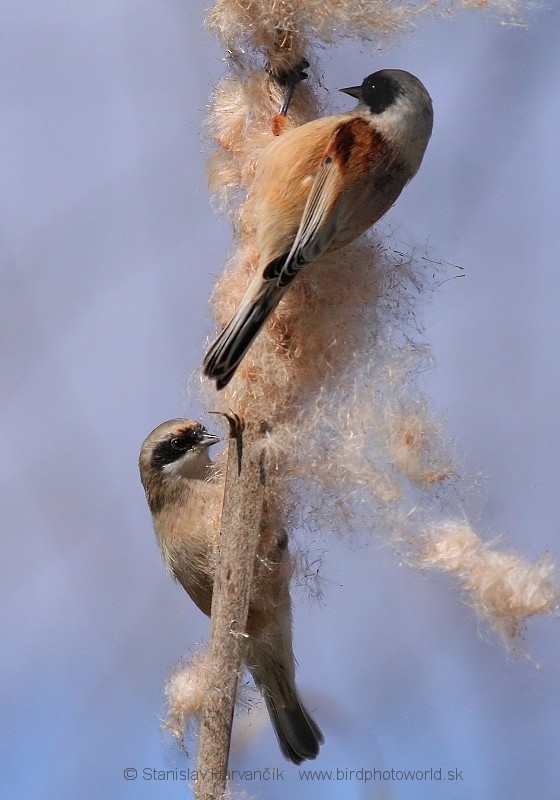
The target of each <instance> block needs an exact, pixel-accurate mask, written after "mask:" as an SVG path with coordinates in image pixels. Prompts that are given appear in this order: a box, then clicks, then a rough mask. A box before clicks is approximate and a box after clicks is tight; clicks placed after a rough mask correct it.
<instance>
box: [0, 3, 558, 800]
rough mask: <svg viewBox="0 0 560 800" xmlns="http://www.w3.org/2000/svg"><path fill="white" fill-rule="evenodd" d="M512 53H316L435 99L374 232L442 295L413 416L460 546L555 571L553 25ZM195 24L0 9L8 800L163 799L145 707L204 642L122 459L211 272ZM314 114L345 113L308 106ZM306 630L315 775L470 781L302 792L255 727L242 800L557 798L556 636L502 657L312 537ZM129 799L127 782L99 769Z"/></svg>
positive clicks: (160, 712) (405, 581)
mask: <svg viewBox="0 0 560 800" xmlns="http://www.w3.org/2000/svg"><path fill="white" fill-rule="evenodd" d="M527 20H528V23H529V25H528V28H527V29H525V28H523V27H520V26H508V27H504V26H502V25H500V23H499V21H498V20H497V19H495V18H493V17H492V16H491V15H487V14H485V13H484V12H481V11H474V10H462V11H458V12H457V13H456V14H455V15H454V16H452V17H451V18H450V19H445V20H435V19H431V18H430V17H429V16H426V17H425V18H424V19H421V20H420V22H419V25H418V30H417V32H416V33H415V35H414V36H411V37H409V38H407V39H405V40H404V41H403V42H402V43H401V44H400V46H398V47H395V48H392V49H390V50H387V51H385V52H383V53H378V52H376V51H375V50H374V49H373V48H372V49H371V51H370V52H369V53H368V52H367V51H366V50H365V49H361V48H359V46H358V45H357V44H355V43H352V42H350V43H345V45H344V47H339V48H332V49H329V50H325V51H324V52H322V53H321V56H322V67H323V69H324V76H323V83H324V86H325V87H328V88H329V89H331V90H332V89H334V88H336V87H337V86H347V85H352V84H355V83H359V82H360V81H361V79H362V78H363V76H364V75H366V74H368V73H369V72H372V71H374V70H375V69H378V68H380V67H382V66H391V67H399V68H404V69H408V70H410V71H412V72H414V73H416V74H417V75H418V76H419V77H421V79H422V80H423V82H424V83H425V84H426V86H427V87H428V88H429V90H430V93H431V95H432V98H433V100H434V106H435V113H436V119H435V130H434V134H433V137H432V141H431V143H430V146H429V148H428V152H427V155H426V158H425V161H424V164H423V166H422V169H421V171H420V173H419V175H418V176H417V177H416V179H415V180H414V181H413V183H412V184H411V185H410V187H408V189H407V190H406V192H405V193H404V194H403V197H402V198H401V199H400V200H399V201H398V203H397V205H396V206H395V208H394V209H393V210H392V211H391V212H390V213H389V215H388V225H390V228H391V230H393V231H394V234H393V235H394V237H396V238H397V241H398V240H399V238H400V237H401V238H402V241H403V242H406V243H410V242H413V243H415V244H416V245H417V246H418V247H419V249H420V250H421V251H423V250H424V249H425V248H426V247H427V248H428V252H429V254H430V257H432V258H434V259H444V260H446V261H449V262H451V263H454V264H460V265H461V266H462V267H464V270H465V275H466V277H464V278H463V279H462V280H452V281H449V282H447V283H446V284H444V285H443V286H442V287H441V289H440V291H439V292H438V293H437V294H436V296H435V297H434V298H433V299H432V301H431V303H430V305H429V307H428V308H427V309H426V311H425V317H424V319H425V322H426V325H427V335H428V337H429V339H430V340H431V342H432V344H433V351H434V356H435V362H436V369H435V371H434V372H433V374H432V375H431V376H430V378H429V392H430V396H431V397H432V398H433V403H434V407H435V408H436V409H437V410H439V411H442V412H444V413H445V414H446V415H447V417H448V419H449V428H450V431H451V433H452V435H453V436H454V437H455V438H456V439H457V441H458V443H459V447H460V450H461V451H462V453H463V458H464V463H465V469H466V472H467V473H468V474H469V475H478V476H479V478H480V484H481V494H480V499H479V500H478V509H479V515H480V516H479V523H478V527H479V530H481V531H482V532H483V533H485V534H487V535H489V536H494V535H496V534H503V541H502V544H503V546H505V547H511V548H513V549H517V550H519V551H521V552H523V553H524V554H526V555H527V556H528V557H530V558H531V559H536V558H537V557H538V556H539V555H540V554H541V553H542V552H543V551H545V550H548V551H550V552H551V554H552V555H553V557H554V558H555V559H556V561H559V560H560V552H559V545H558V531H559V527H560V509H559V491H558V473H559V467H560V449H559V447H558V442H559V441H560V414H559V413H558V407H559V400H560V381H559V368H558V364H559V351H560V343H559V336H558V333H559V322H560V316H559V313H558V297H559V295H560V276H559V270H558V254H559V251H560V234H559V227H560V226H559V224H558V210H559V209H558V206H559V203H558V186H559V184H560V175H559V158H558V130H559V128H560V110H559V109H560V90H559V81H558V74H559V68H560V51H559V49H558V41H559V37H560V26H559V20H558V15H557V7H553V8H552V9H548V10H547V9H541V10H540V11H538V12H535V13H530V14H527ZM202 23H203V8H202V4H201V3H199V2H194V1H193V2H190V3H185V2H182V1H180V0H158V2H150V0H128V1H127V0H119V1H118V2H114V0H111V2H109V1H106V2H104V1H103V0H100V1H99V2H96V3H79V2H75V0H72V1H70V0H52V1H51V2H48V3H37V2H31V1H30V0H18V2H11V1H10V0H8V1H7V2H4V3H2V7H1V9H0V37H1V42H0V52H1V53H2V55H1V61H2V68H1V70H0V75H1V77H0V80H1V93H2V109H3V111H2V121H1V122H0V126H1V139H2V166H1V178H0V179H1V193H0V204H1V208H0V216H1V219H2V233H1V239H0V247H1V263H2V266H1V270H2V292H1V296H0V326H1V330H2V332H1V341H0V348H1V350H0V352H1V358H2V373H3V380H2V385H1V386H0V408H1V420H0V425H1V431H0V442H1V450H2V453H1V458H0V481H1V487H2V488H1V492H2V503H1V506H0V527H1V531H2V537H3V543H4V546H3V550H4V555H3V559H2V565H1V567H0V569H1V570H2V588H1V592H2V608H3V615H2V622H1V626H2V641H3V647H2V651H3V656H2V660H1V662H2V663H1V667H0V670H1V678H0V685H1V686H2V691H3V694H4V699H3V704H2V706H3V708H2V716H3V734H2V738H3V745H2V749H3V751H4V752H3V755H2V760H3V762H4V766H3V767H2V772H3V779H2V788H0V793H2V796H3V797H6V798H13V797H17V798H22V799H23V798H25V800H31V799H32V798H49V799H50V798H53V800H54V798H57V800H58V799H59V798H67V797H74V796H75V793H77V792H79V795H80V797H82V798H83V799H84V800H90V798H91V799H93V798H96V799H97V798H101V797H104V798H105V797H111V798H113V799H114V800H121V799H122V800H128V798H165V799H167V798H169V799H170V800H172V799H174V798H184V797H186V796H188V789H187V787H186V785H185V782H184V781H180V780H173V779H172V777H171V776H168V779H167V780H161V781H154V780H150V781H148V780H145V779H143V778H142V776H141V772H142V769H143V768H145V767H146V768H148V769H162V770H163V769H167V770H172V769H186V768H187V767H188V766H189V765H190V766H193V762H192V761H191V762H189V761H186V760H185V759H184V758H183V756H182V755H181V753H180V752H179V751H178V750H177V749H176V748H174V747H173V745H172V743H171V742H170V741H169V740H168V739H166V738H165V737H164V735H163V734H162V732H161V730H160V728H159V724H158V716H159V717H163V716H164V714H165V708H164V700H163V695H162V691H161V690H162V685H163V683H164V681H165V679H166V677H167V676H168V675H169V674H170V672H171V671H172V669H173V668H174V666H175V665H176V663H177V661H178V660H179V658H180V657H181V656H182V655H183V654H185V653H188V652H192V648H193V647H194V644H195V643H197V642H201V641H203V640H204V638H205V637H206V635H207V627H208V625H207V620H206V619H205V618H204V617H203V616H202V615H201V614H200V612H198V611H197V609H196V608H195V607H194V606H193V605H192V603H191V602H190V601H189V600H188V598H186V596H185V595H184V593H182V591H181V590H180V589H179V588H177V587H176V586H174V585H173V584H172V583H171V582H170V581H169V579H168V578H167V577H166V575H165V572H164V568H163V566H162V564H161V562H160V560H159V555H158V551H157V547H156V543H155V539H154V536H153V532H152V529H151V523H150V519H149V516H148V513H147V509H146V506H145V502H144V498H143V493H142V489H141V486H140V482H139V480H138V476H137V467H136V460H137V455H138V449H139V446H140V443H141V442H142V440H143V439H144V437H145V436H146V434H147V433H148V432H149V431H150V430H151V429H152V428H153V427H154V426H155V425H157V424H158V423H159V422H161V421H162V420H163V419H166V418H169V417H173V416H178V415H183V414H186V415H188V416H199V415H200V413H201V412H200V407H199V406H198V400H197V398H196V397H191V396H188V395H187V393H186V391H185V389H184V385H185V381H186V379H187V378H188V376H189V375H190V374H191V373H192V372H193V371H194V370H195V369H197V367H198V365H199V364H200V360H201V357H202V354H203V349H204V342H205V338H206V337H207V336H208V335H210V334H211V332H212V328H211V323H210V319H209V314H208V306H207V298H208V296H209V293H210V290H211V287H212V284H213V279H214V277H215V276H216V275H217V274H218V273H219V272H220V270H221V268H222V264H223V262H224V259H225V257H226V255H227V253H228V252H230V249H231V246H232V245H231V240H230V233H229V230H228V227H227V225H226V224H225V223H224V222H223V221H222V220H219V219H218V218H217V217H216V216H215V215H214V214H213V213H212V212H211V210H210V207H209V195H208V192H207V190H206V186H205V177H204V158H203V155H202V150H203V143H202V138H201V134H200V127H201V122H202V120H203V119H204V115H205V108H206V104H207V100H208V94H209V90H210V87H211V86H212V84H213V83H214V82H215V81H216V80H217V79H218V78H219V76H220V75H221V74H222V73H223V69H224V67H223V64H222V63H221V53H220V51H219V49H218V47H217V45H216V44H215V43H214V41H213V40H211V39H209V38H208V37H207V36H206V35H205V34H204V33H203V32H202ZM331 98H332V105H333V107H334V108H336V109H340V108H343V107H348V101H347V99H345V98H343V96H342V95H338V94H337V93H336V92H332V94H331ZM312 546H314V547H315V546H317V547H325V548H326V549H327V552H326V554H325V561H324V566H323V573H324V576H325V577H326V580H325V582H324V585H323V590H324V598H323V601H322V603H319V602H313V601H309V600H308V599H305V598H304V597H303V596H302V594H301V593H296V608H295V646H296V652H297V656H298V660H299V664H300V667H299V678H298V682H299V685H300V688H301V692H302V694H303V696H304V697H305V698H306V702H307V703H308V705H309V706H310V707H312V708H313V709H315V714H316V717H317V719H318V721H319V722H320V724H321V727H322V728H323V731H324V733H325V738H326V743H325V745H324V748H323V750H322V751H321V756H320V759H319V760H318V761H317V762H316V763H315V764H313V765H311V767H312V768H313V767H316V768H317V769H334V770H336V768H339V769H342V770H346V769H348V770H349V769H359V768H360V767H364V768H367V769H373V768H374V767H376V768H377V769H383V770H390V769H391V768H393V769H395V770H397V769H421V770H424V769H429V768H430V767H431V768H434V769H437V768H439V767H441V768H443V770H444V771H446V770H447V769H450V770H453V769H455V768H457V769H458V770H461V771H462V781H457V782H454V783H449V782H445V783H443V782H435V781H432V782H427V781H423V782H414V783H411V782H404V781H398V782H384V783H380V782H377V783H373V782H372V783H368V784H367V785H364V783H363V782H360V781H357V780H352V781H343V782H337V781H335V780H332V781H311V782H302V781H301V780H300V779H299V777H298V771H297V769H296V768H294V767H291V766H289V765H287V763H285V762H284V761H283V760H282V758H281V756H280V755H279V752H278V750H277V746H276V742H275V740H274V736H273V734H272V731H271V729H270V726H269V724H268V722H267V720H266V718H265V716H264V714H263V715H258V714H254V713H253V714H252V715H251V719H250V724H249V725H246V724H245V725H244V724H243V716H244V715H243V713H242V714H241V719H240V725H239V732H238V734H237V735H236V739H235V741H234V749H233V759H232V763H231V765H230V766H231V768H232V769H244V770H257V769H264V768H265V767H270V768H273V767H275V766H277V767H279V768H281V769H284V770H285V772H284V780H276V781H268V782H265V781H263V782H262V783H259V782H254V781H245V782H243V786H244V788H245V789H246V790H247V792H248V793H249V795H250V796H262V797H267V798H284V797H286V796H287V794H288V793H289V795H290V796H294V797H305V798H310V800H313V798H327V799H328V798H337V797H345V798H351V799H353V798H360V799H362V798H364V799H365V798H368V800H427V798H431V799H432V798H437V800H440V798H446V800H447V798H450V799H451V800H470V799H471V798H481V797H488V798H490V797H492V798H493V799H494V800H526V798H529V797H531V798H539V799H540V800H558V798H560V767H559V762H558V731H559V723H560V704H559V696H558V669H559V667H560V645H559V637H558V622H557V620H555V619H553V618H546V619H535V620H532V621H530V623H529V626H528V629H527V633H526V636H525V639H524V642H523V643H522V644H523V646H524V647H525V648H526V650H527V651H528V652H529V653H530V654H531V658H530V659H526V658H523V657H515V656H512V655H508V653H507V651H506V650H505V649H504V648H503V646H502V645H501V644H500V643H499V642H496V640H495V637H494V636H493V635H492V634H491V633H489V632H488V631H487V629H486V628H485V627H484V626H483V625H482V623H480V622H479V621H477V619H476V618H475V616H474V614H473V612H472V611H471V610H470V609H469V608H468V607H467V606H466V605H465V604H464V603H463V602H462V599H461V597H460V596H459V594H458V592H457V590H456V586H455V585H454V584H453V582H452V581H451V580H449V579H447V578H443V577H438V576H435V575H432V574H420V573H417V572H414V571H412V570H410V569H409V568H408V567H405V566H402V565H400V564H399V563H398V561H397V559H396V558H395V557H394V556H393V554H392V553H391V552H390V550H389V549H384V548H380V547H379V546H378V544H376V543H367V542H366V541H365V540H363V539H359V541H356V542H355V543H354V544H353V545H349V544H348V543H347V542H343V541H340V540H338V539H336V538H335V537H330V536H328V535H327V534H325V537H324V539H321V540H320V541H318V542H314V543H312ZM127 767H133V768H136V769H137V770H138V771H139V773H140V775H139V777H138V778H137V780H135V781H126V780H125V779H124V778H123V771H124V769H125V768H127Z"/></svg>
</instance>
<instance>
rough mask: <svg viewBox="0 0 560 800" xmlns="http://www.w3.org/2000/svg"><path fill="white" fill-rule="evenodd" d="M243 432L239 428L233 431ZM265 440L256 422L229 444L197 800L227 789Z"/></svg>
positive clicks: (211, 799) (261, 493)
mask: <svg viewBox="0 0 560 800" xmlns="http://www.w3.org/2000/svg"><path fill="white" fill-rule="evenodd" d="M230 424H231V423H230ZM239 424H240V423H239V422H237V426H239ZM233 427H235V426H234V425H232V428H233ZM238 433H239V427H237V428H236V429H235V430H234V431H232V434H238ZM241 442H243V452H242V453H241V452H240V447H241ZM260 442H262V434H261V432H260V429H259V428H258V427H257V426H254V425H251V426H248V427H247V429H246V430H245V431H244V432H243V434H242V436H241V435H232V436H231V438H230V443H229V450H228V461H227V473H226V480H225V491H224V504H223V510H222V526H221V532H220V546H219V557H218V563H217V566H216V577H215V580H214V593H213V597H212V623H211V628H210V644H209V658H208V664H209V667H208V669H209V672H210V674H209V675H208V676H207V685H208V687H209V688H208V692H207V695H206V699H205V704H204V708H203V711H202V717H201V723H200V740H199V749H198V764H197V773H198V780H197V783H196V786H195V797H196V800H217V798H221V797H223V796H224V794H225V791H226V782H227V764H228V756H229V747H230V739H231V727H232V722H233V709H234V705H235V696H236V692H237V683H238V679H239V674H240V670H241V665H242V660H243V653H244V649H245V641H246V633H245V629H246V624H247V614H248V610H249V600H250V595H251V583H252V579H253V572H254V565H255V558H256V554H257V545H258V541H259V531H260V522H261V516H262V508H263V499H264V484H265V480H264V476H265V473H264V451H263V449H262V447H261V446H259V443H260Z"/></svg>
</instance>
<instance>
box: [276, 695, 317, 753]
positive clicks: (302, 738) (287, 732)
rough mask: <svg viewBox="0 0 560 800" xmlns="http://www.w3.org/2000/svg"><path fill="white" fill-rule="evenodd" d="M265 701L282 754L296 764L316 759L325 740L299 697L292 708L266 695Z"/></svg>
mask: <svg viewBox="0 0 560 800" xmlns="http://www.w3.org/2000/svg"><path fill="white" fill-rule="evenodd" d="M264 699H265V702H266V707H267V709H268V713H269V716H270V721H271V722H272V726H273V728H274V733H275V734H276V738H277V739H278V744H279V745H280V750H281V751H282V754H283V755H284V756H285V757H286V758H287V759H288V760H289V761H293V763H294V764H301V762H302V761H305V760H306V759H308V758H316V757H317V755H318V754H319V748H320V746H321V745H322V744H323V742H324V741H325V740H324V738H323V734H322V733H321V731H320V729H319V726H318V725H317V723H316V722H315V720H314V719H313V717H312V716H311V715H310V714H309V712H308V711H307V709H306V708H305V706H304V705H303V703H302V702H301V700H300V699H299V697H297V696H296V700H295V703H294V704H293V705H291V706H281V705H278V704H277V702H276V700H275V699H273V698H272V697H270V696H267V695H266V694H265V695H264Z"/></svg>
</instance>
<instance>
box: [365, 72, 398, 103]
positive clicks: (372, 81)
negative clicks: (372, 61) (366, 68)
mask: <svg viewBox="0 0 560 800" xmlns="http://www.w3.org/2000/svg"><path fill="white" fill-rule="evenodd" d="M401 92H402V88H401V86H400V85H399V84H398V83H397V81H396V80H394V78H392V77H391V76H390V75H385V74H384V73H383V70H380V71H379V72H374V73H373V75H368V77H367V78H366V79H365V80H364V82H363V83H362V87H361V99H362V102H363V103H366V105H368V106H369V107H370V110H371V112H372V114H382V113H383V112H384V111H385V109H387V108H389V106H390V105H392V104H393V103H394V102H395V100H396V98H397V97H398V96H399V94H401Z"/></svg>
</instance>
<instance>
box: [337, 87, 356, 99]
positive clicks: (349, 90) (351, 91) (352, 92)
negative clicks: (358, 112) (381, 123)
mask: <svg viewBox="0 0 560 800" xmlns="http://www.w3.org/2000/svg"><path fill="white" fill-rule="evenodd" d="M338 91H339V92H344V94H349V95H350V97H355V98H356V100H361V99H362V87H361V86H348V87H347V88H346V89H339V90H338Z"/></svg>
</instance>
